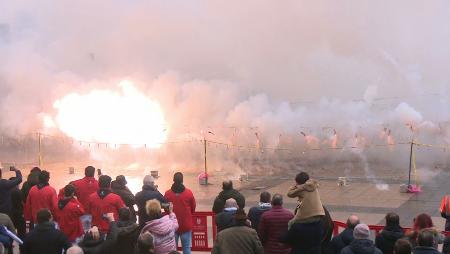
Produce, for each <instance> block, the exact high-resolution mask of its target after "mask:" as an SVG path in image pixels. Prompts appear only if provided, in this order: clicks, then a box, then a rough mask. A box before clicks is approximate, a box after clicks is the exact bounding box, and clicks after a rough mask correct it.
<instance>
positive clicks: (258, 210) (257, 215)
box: [248, 203, 272, 231]
mask: <svg viewBox="0 0 450 254" xmlns="http://www.w3.org/2000/svg"><path fill="white" fill-rule="evenodd" d="M270 208H272V207H271V206H270V204H268V205H267V204H266V203H260V204H259V205H258V206H254V207H252V208H250V210H249V211H248V219H249V220H250V221H251V223H252V228H253V229H255V230H256V231H258V228H259V221H260V219H261V215H262V214H263V213H264V212H265V211H269V210H270Z"/></svg>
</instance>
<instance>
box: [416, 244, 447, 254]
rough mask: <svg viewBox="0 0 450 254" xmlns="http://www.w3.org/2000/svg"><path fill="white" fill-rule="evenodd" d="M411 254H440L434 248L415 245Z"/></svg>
mask: <svg viewBox="0 0 450 254" xmlns="http://www.w3.org/2000/svg"><path fill="white" fill-rule="evenodd" d="M413 254H441V253H440V252H439V251H438V250H437V249H436V248H433V247H423V246H416V247H414V249H413Z"/></svg>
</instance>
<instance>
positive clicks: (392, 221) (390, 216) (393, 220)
mask: <svg viewBox="0 0 450 254" xmlns="http://www.w3.org/2000/svg"><path fill="white" fill-rule="evenodd" d="M385 219H386V226H391V227H392V226H400V217H399V216H398V214H396V213H393V212H390V213H387V214H386V217H385Z"/></svg>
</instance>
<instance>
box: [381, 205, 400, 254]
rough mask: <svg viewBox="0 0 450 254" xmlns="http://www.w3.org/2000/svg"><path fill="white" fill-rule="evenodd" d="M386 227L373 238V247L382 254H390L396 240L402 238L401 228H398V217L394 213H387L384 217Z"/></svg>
mask: <svg viewBox="0 0 450 254" xmlns="http://www.w3.org/2000/svg"><path fill="white" fill-rule="evenodd" d="M385 219H386V225H385V227H384V228H383V230H382V231H381V233H380V234H379V235H377V237H376V238H375V245H376V246H377V248H378V249H380V250H381V251H382V252H383V253H384V254H392V253H393V250H394V245H395V243H396V242H397V240H398V239H400V238H403V237H404V235H405V234H404V232H403V228H402V227H400V217H399V216H398V214H396V213H388V214H386V216H385Z"/></svg>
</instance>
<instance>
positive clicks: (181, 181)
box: [173, 172, 183, 184]
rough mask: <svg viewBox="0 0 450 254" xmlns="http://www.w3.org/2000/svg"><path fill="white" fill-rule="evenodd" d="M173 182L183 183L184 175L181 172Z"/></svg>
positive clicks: (177, 173)
mask: <svg viewBox="0 0 450 254" xmlns="http://www.w3.org/2000/svg"><path fill="white" fill-rule="evenodd" d="M173 182H174V183H178V184H180V183H183V173H181V172H176V173H175V174H174V175H173Z"/></svg>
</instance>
